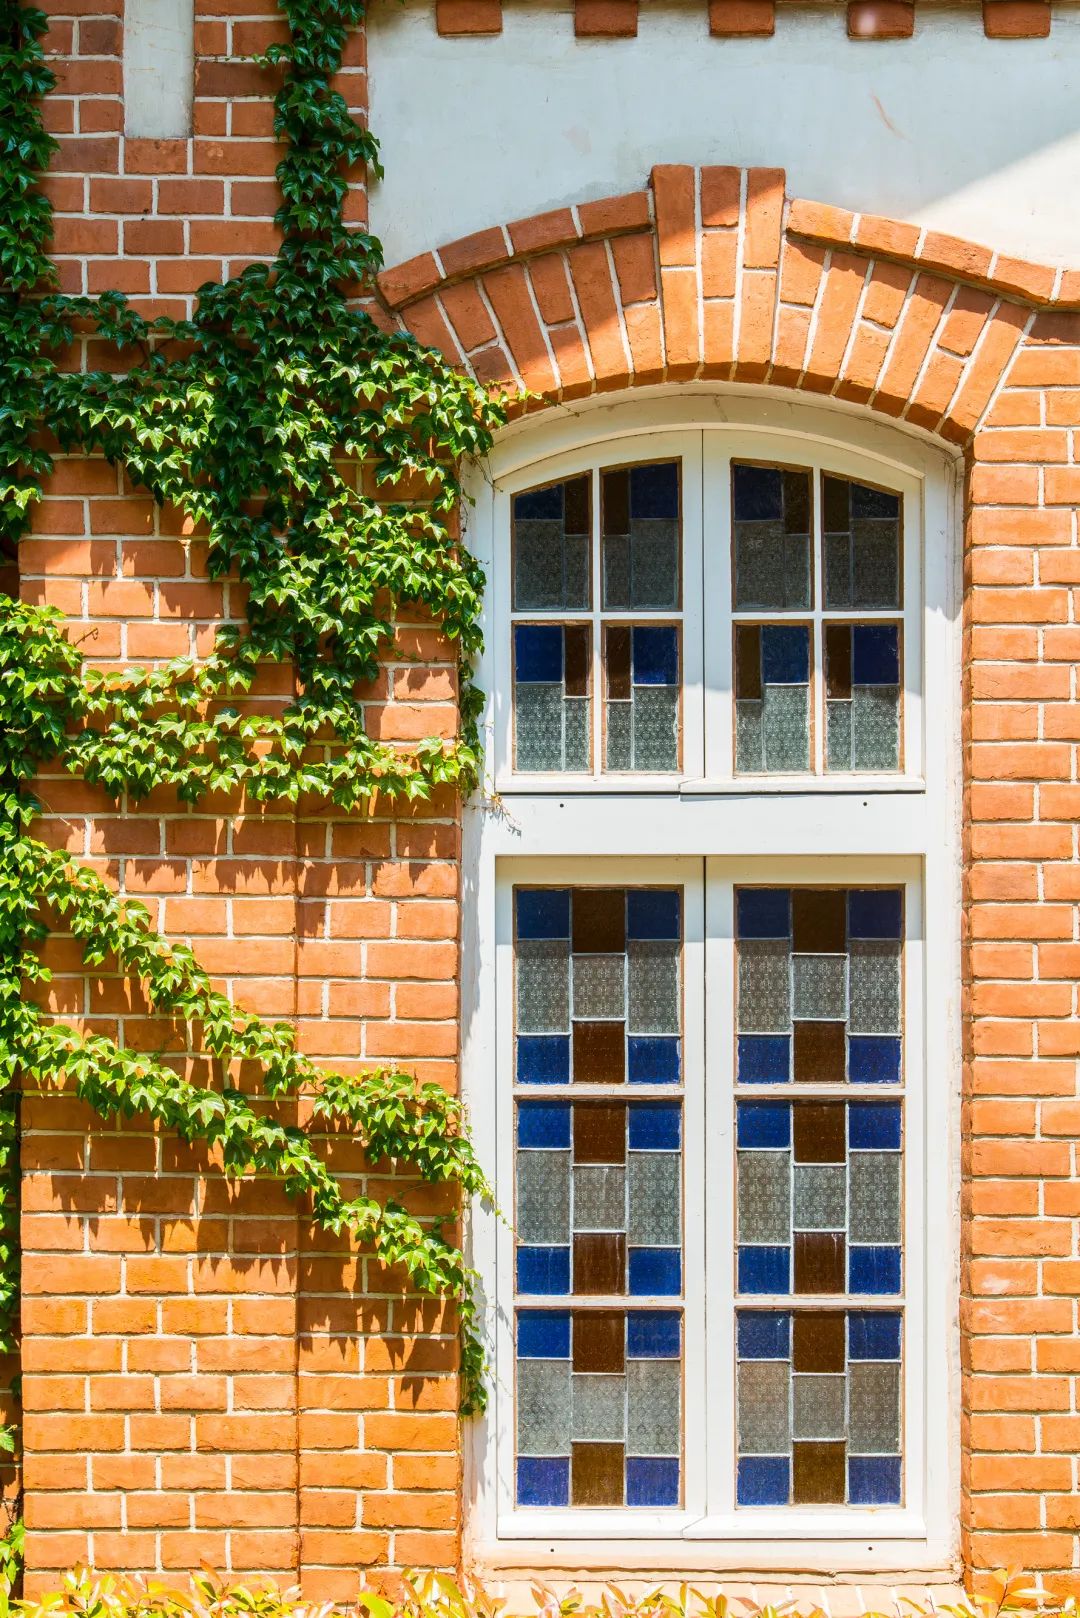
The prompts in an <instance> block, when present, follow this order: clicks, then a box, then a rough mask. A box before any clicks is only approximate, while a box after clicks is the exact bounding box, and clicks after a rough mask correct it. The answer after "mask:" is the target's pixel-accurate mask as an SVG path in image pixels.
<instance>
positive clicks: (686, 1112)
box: [463, 394, 958, 1570]
mask: <svg viewBox="0 0 1080 1618" xmlns="http://www.w3.org/2000/svg"><path fill="white" fill-rule="evenodd" d="M721 399H722V401H723V406H722V409H720V408H718V405H719V401H720V400H721ZM487 472H488V474H489V475H488V477H487V479H486V480H485V481H484V483H483V484H478V488H477V507H476V511H475V513H474V516H473V520H472V526H471V528H470V531H469V538H470V540H471V542H472V544H473V547H474V549H475V550H476V551H477V552H478V554H479V556H480V559H481V561H482V562H483V564H484V565H485V567H486V569H487V571H488V576H489V594H490V602H491V607H490V612H489V617H488V621H487V624H486V626H485V633H486V643H487V647H488V650H487V652H486V653H485V659H484V664H483V666H482V667H481V669H480V671H479V672H480V683H481V685H482V686H483V687H484V688H485V689H486V690H487V691H488V692H489V693H490V696H489V710H488V715H487V718H488V722H489V725H490V727H491V728H490V732H489V736H490V750H489V757H490V759H491V763H492V768H493V778H494V786H495V788H496V791H497V797H496V798H495V799H494V800H492V799H491V798H486V799H483V800H478V801H477V803H476V804H475V805H474V806H473V808H472V809H471V810H470V812H469V814H468V815H467V817H466V849H465V853H466V869H467V872H468V873H469V876H470V879H471V880H472V882H473V884H474V891H475V894H476V906H475V909H474V911H473V913H472V915H471V916H470V915H469V914H468V913H467V914H466V929H467V931H466V938H465V944H466V949H465V954H464V959H465V962H466V963H467V965H466V977H465V983H464V991H465V1006H464V1036H465V1037H464V1051H463V1055H464V1066H465V1083H466V1088H467V1094H468V1097H469V1100H470V1103H471V1106H472V1110H473V1117H474V1123H475V1127H476V1129H477V1134H478V1141H479V1145H480V1149H481V1151H482V1153H483V1155H484V1158H485V1161H486V1163H487V1165H488V1167H489V1168H490V1169H491V1171H492V1172H493V1174H494V1176H495V1181H496V1188H497V1194H498V1199H499V1203H500V1206H501V1208H502V1209H503V1211H504V1214H505V1216H506V1217H505V1220H504V1221H502V1222H500V1221H498V1220H494V1219H491V1218H488V1217H485V1216H483V1215H479V1216H478V1217H477V1219H476V1221H475V1228H474V1235H473V1239H474V1255H475V1259H476V1262H477V1265H478V1268H479V1270H480V1273H481V1275H482V1277H483V1280H484V1284H485V1290H486V1294H487V1296H488V1299H489V1301H490V1302H491V1303H492V1304H493V1309H492V1314H491V1320H492V1334H491V1356H492V1366H493V1375H494V1387H493V1398H492V1405H491V1410H490V1412H489V1415H488V1417H487V1419H486V1421H485V1422H484V1423H483V1424H482V1427H481V1429H480V1431H479V1432H478V1433H477V1435H476V1438H475V1445H474V1449H473V1452H472V1453H471V1455H470V1458H469V1459H470V1465H469V1493H470V1499H471V1503H472V1509H471V1512H470V1518H469V1529H470V1537H471V1539H472V1541H473V1545H474V1548H475V1549H476V1551H477V1552H478V1554H479V1555H480V1556H481V1558H482V1559H483V1560H486V1561H490V1562H494V1563H496V1564H498V1563H501V1564H504V1565H508V1566H514V1565H517V1566H532V1565H547V1566H559V1565H563V1566H566V1567H581V1566H593V1567H597V1568H602V1567H608V1568H612V1569H617V1568H620V1567H621V1568H625V1567H627V1566H640V1567H650V1568H663V1567H670V1568H671V1569H673V1570H677V1569H679V1568H683V1567H687V1568H704V1567H708V1566H724V1565H727V1566H744V1567H747V1566H753V1565H754V1564H755V1560H756V1559H760V1556H761V1554H762V1552H761V1549H758V1550H757V1551H756V1552H755V1547H763V1545H764V1543H765V1542H768V1544H769V1553H768V1560H769V1564H770V1566H771V1567H774V1568H782V1567H784V1566H785V1565H787V1566H791V1567H803V1568H807V1567H813V1566H815V1565H818V1564H821V1565H823V1566H831V1567H852V1568H854V1567H858V1566H863V1565H865V1566H867V1567H870V1568H884V1567H892V1566H896V1567H905V1568H917V1567H927V1568H930V1567H938V1566H944V1565H945V1564H946V1563H947V1561H948V1558H949V1555H950V1552H951V1548H952V1535H951V1528H950V1520H949V1514H950V1502H951V1499H952V1488H953V1479H952V1476H951V1463H950V1459H949V1455H948V1453H947V1451H948V1446H947V1445H946V1444H945V1442H944V1438H943V1435H944V1434H945V1432H946V1431H947V1430H949V1423H950V1420H951V1417H950V1405H949V1396H950V1386H951V1383H950V1365H951V1358H952V1353H953V1341H952V1334H951V1331H950V1325H949V1322H950V1320H951V1318H952V1308H953V1305H952V1301H951V1300H952V1298H953V1296H954V1290H955V1281H954V1272H953V1264H954V1254H955V1247H956V1242H955V1232H954V1229H953V1208H954V1207H955V1199H954V1198H953V1196H952V1195H951V1190H950V1173H951V1158H950V1154H949V1150H948V1142H949V1139H950V1131H951V1128H952V1112H953V1097H954V1095H955V1093H956V1061H955V1057H954V1054H953V1053H954V1052H955V1050H956V1047H957V1032H956V1020H957V997H958V975H957V952H958V932H957V921H956V916H957V908H956V907H957V892H958V866H957V862H956V854H955V836H954V816H953V811H952V803H953V766H952V744H953V728H952V712H953V703H954V698H953V693H954V690H955V686H956V672H955V662H954V635H953V625H952V619H953V590H954V581H953V576H952V575H953V568H952V564H951V561H950V554H951V553H950V548H949V530H950V501H951V489H952V466H951V463H950V462H949V461H948V460H947V459H946V458H945V457H944V455H942V454H941V452H939V451H937V450H935V449H933V448H931V447H930V446H928V445H923V444H921V443H916V442H915V441H913V440H912V439H910V438H907V437H903V436H901V435H900V434H899V433H895V432H890V431H889V430H887V429H882V428H879V427H876V426H873V425H871V424H868V423H865V422H862V421H860V420H859V419H858V418H856V417H847V416H840V415H838V414H835V413H832V412H822V411H814V410H807V409H804V408H798V407H794V406H779V405H776V404H773V403H771V402H762V401H754V402H752V401H748V400H746V401H744V400H742V399H739V398H737V397H736V396H734V395H731V394H725V395H716V394H712V395H708V396H705V395H702V396H701V397H699V398H696V399H695V398H694V397H685V396H684V397H682V398H681V399H680V400H679V401H678V402H677V403H675V402H673V401H671V400H670V399H664V398H663V396H662V395H661V396H657V398H656V399H655V400H653V401H646V400H642V401H640V402H639V401H635V402H634V403H632V404H626V405H622V406H616V407H614V408H612V407H610V406H607V407H605V408H603V409H599V408H592V409H588V408H583V409H582V410H581V411H580V412H578V413H576V414H574V415H573V416H572V417H570V418H569V419H568V418H562V419H560V420H559V421H558V422H556V423H553V424H551V425H548V426H546V427H536V426H532V425H529V426H526V427H525V428H523V429H521V430H518V431H516V432H514V433H512V434H508V435H507V436H506V438H505V439H504V440H503V442H501V443H500V445H499V446H498V448H497V449H496V451H495V452H494V453H493V455H492V457H491V462H490V465H489V467H488V468H487ZM927 694H931V695H932V699H933V700H932V701H924V697H925V696H926V695H927ZM928 714H929V715H932V720H931V719H928V717H927V715H928ZM473 928H474V929H475V935H474V936H471V929H473ZM929 983H933V985H934V993H933V994H930V993H928V984H929ZM931 1242H932V1243H933V1262H932V1263H931V1262H929V1260H928V1255H929V1252H930V1244H931ZM931 1432H932V1433H933V1434H934V1435H935V1444H934V1446H933V1447H931V1446H930V1445H929V1444H928V1441H927V1440H928V1434H929V1433H931ZM785 1559H786V1560H785Z"/></svg>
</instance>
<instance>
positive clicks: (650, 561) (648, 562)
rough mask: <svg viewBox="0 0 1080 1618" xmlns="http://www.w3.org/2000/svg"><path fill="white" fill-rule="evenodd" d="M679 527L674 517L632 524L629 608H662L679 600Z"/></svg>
mask: <svg viewBox="0 0 1080 1618" xmlns="http://www.w3.org/2000/svg"><path fill="white" fill-rule="evenodd" d="M678 554H679V524H678V520H677V519H676V518H663V517H635V518H633V519H632V522H631V538H630V580H631V603H630V604H631V606H633V607H649V608H653V609H663V608H668V609H671V608H672V607H676V606H678V601H679V574H678Z"/></svg>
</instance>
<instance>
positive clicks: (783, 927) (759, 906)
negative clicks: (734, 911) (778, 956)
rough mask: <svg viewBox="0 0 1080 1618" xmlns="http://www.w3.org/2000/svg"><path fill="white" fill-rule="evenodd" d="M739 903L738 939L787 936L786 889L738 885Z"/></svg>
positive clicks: (788, 905)
mask: <svg viewBox="0 0 1080 1618" xmlns="http://www.w3.org/2000/svg"><path fill="white" fill-rule="evenodd" d="M738 902H739V937H740V938H790V936H791V892H790V890H789V889H788V888H740V889H739V894H738Z"/></svg>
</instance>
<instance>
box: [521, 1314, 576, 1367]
mask: <svg viewBox="0 0 1080 1618" xmlns="http://www.w3.org/2000/svg"><path fill="white" fill-rule="evenodd" d="M517 1351H518V1359H519V1360H568V1359H569V1358H570V1311H569V1309H524V1310H522V1312H521V1314H519V1315H518V1317H517Z"/></svg>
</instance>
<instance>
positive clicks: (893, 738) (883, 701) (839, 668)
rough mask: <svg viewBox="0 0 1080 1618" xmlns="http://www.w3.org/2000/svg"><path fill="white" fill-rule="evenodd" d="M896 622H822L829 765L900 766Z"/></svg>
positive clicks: (844, 767) (881, 768)
mask: <svg viewBox="0 0 1080 1618" xmlns="http://www.w3.org/2000/svg"><path fill="white" fill-rule="evenodd" d="M900 689H901V682H900V627H899V625H898V624H826V626H825V695H826V703H825V727H826V728H825V761H826V768H827V769H829V770H878V771H886V772H888V771H893V770H898V769H899V768H900Z"/></svg>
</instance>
